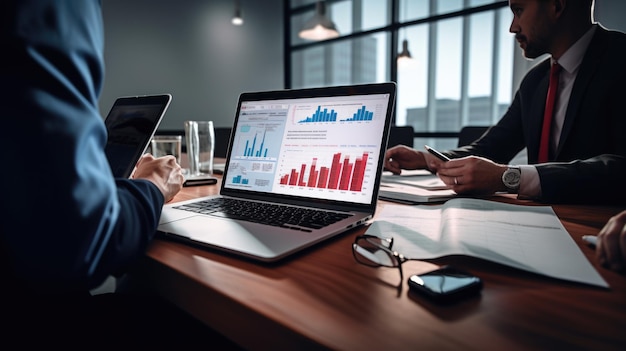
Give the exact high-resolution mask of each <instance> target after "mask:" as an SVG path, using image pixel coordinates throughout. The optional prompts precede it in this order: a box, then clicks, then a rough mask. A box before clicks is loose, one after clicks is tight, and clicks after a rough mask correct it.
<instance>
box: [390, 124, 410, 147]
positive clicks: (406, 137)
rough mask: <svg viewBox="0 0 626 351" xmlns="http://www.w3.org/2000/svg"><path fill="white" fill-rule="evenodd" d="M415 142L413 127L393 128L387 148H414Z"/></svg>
mask: <svg viewBox="0 0 626 351" xmlns="http://www.w3.org/2000/svg"><path fill="white" fill-rule="evenodd" d="M413 142H414V136H413V127H411V126H402V127H400V126H391V130H390V131H389V141H388V142H387V148H390V147H392V146H396V145H406V146H408V147H413Z"/></svg>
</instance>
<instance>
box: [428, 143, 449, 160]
mask: <svg viewBox="0 0 626 351" xmlns="http://www.w3.org/2000/svg"><path fill="white" fill-rule="evenodd" d="M424 147H425V148H426V150H427V151H428V152H430V153H431V154H433V155H435V156H436V157H437V158H438V159H440V160H442V161H444V162H448V161H450V158H449V157H448V156H446V155H444V154H442V153H441V152H439V151H437V150H435V149H433V148H432V147H430V146H428V145H424Z"/></svg>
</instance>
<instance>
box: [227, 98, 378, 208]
mask: <svg viewBox="0 0 626 351" xmlns="http://www.w3.org/2000/svg"><path fill="white" fill-rule="evenodd" d="M389 103H390V96H389V94H372V95H356V96H355V95H352V96H341V97H315V98H299V99H294V100H268V101H243V102H242V103H241V108H240V111H239V115H238V116H237V121H236V123H235V126H234V134H233V140H232V143H231V150H230V160H229V165H228V173H227V178H225V179H223V181H224V187H225V188H228V189H246V190H254V191H259V192H268V193H269V192H271V193H275V194H283V195H290V196H302V197H309V198H311V197H314V198H320V199H326V200H337V201H349V202H357V203H364V204H367V203H369V202H370V200H371V198H372V196H373V193H374V182H375V180H376V168H377V163H378V158H379V155H380V152H381V148H382V147H385V146H386V145H384V142H383V133H384V126H385V118H386V113H387V106H388V104H389Z"/></svg>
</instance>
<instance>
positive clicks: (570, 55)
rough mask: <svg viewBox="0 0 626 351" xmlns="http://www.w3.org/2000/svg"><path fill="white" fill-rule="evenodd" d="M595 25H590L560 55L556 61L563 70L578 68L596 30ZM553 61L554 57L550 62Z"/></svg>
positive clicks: (572, 70) (570, 71) (571, 71)
mask: <svg viewBox="0 0 626 351" xmlns="http://www.w3.org/2000/svg"><path fill="white" fill-rule="evenodd" d="M596 27H597V25H595V24H594V25H592V26H591V28H589V30H588V31H587V32H586V33H585V34H584V35H583V36H582V37H580V39H578V40H577V41H576V42H575V43H574V45H572V46H570V48H569V49H567V51H565V53H564V54H563V55H562V56H561V58H560V59H559V61H558V62H559V65H561V67H562V68H563V69H564V70H566V71H567V72H569V73H574V72H575V71H576V70H578V66H580V64H581V63H582V62H583V57H584V56H585V52H586V51H587V48H588V47H589V43H591V38H593V34H594V33H595V32H596ZM554 61H555V60H554V59H551V62H552V63H554Z"/></svg>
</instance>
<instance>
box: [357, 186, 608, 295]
mask: <svg viewBox="0 0 626 351" xmlns="http://www.w3.org/2000/svg"><path fill="white" fill-rule="evenodd" d="M366 233H367V234H371V235H377V236H381V237H393V238H394V250H397V251H398V252H401V253H402V254H403V255H404V256H406V257H409V258H412V259H433V258H438V257H443V256H447V255H468V256H473V257H478V258H482V259H485V260H489V261H493V262H497V263H500V264H504V265H508V266H511V267H515V268H519V269H523V270H526V271H529V272H534V273H538V274H542V275H546V276H549V277H553V278H558V279H564V280H569V281H575V282H580V283H585V284H590V285H597V286H601V287H605V288H608V287H609V285H608V284H607V282H606V281H605V280H604V279H603V278H602V277H601V276H600V274H599V273H598V272H597V271H596V270H595V268H594V267H593V266H592V265H591V263H590V262H589V261H588V260H587V258H586V257H585V256H584V254H583V253H582V252H581V251H580V248H579V247H578V246H577V245H576V243H575V242H574V240H573V239H572V237H571V236H570V234H569V233H568V232H567V231H566V230H565V228H564V227H563V225H562V224H561V221H560V220H559V218H558V217H557V216H556V214H555V213H554V210H553V209H552V207H550V206H523V205H513V204H506V203H499V202H494V201H488V200H480V199H468V198H456V199H451V200H448V201H447V202H446V203H445V204H442V205H436V206H433V205H429V206H424V205H421V206H406V205H394V204H389V205H386V206H385V207H384V208H383V209H382V210H381V211H380V212H379V213H378V214H377V215H376V217H375V218H374V222H373V223H372V224H371V225H370V227H369V228H368V230H367V232H366Z"/></svg>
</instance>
